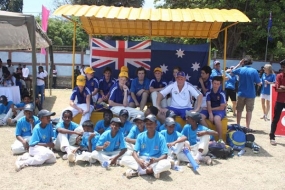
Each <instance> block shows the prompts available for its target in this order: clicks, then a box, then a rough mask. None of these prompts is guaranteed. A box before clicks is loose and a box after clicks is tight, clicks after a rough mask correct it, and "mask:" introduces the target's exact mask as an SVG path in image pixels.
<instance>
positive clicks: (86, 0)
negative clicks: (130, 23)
mask: <svg viewBox="0 0 285 190" xmlns="http://www.w3.org/2000/svg"><path fill="white" fill-rule="evenodd" d="M65 4H73V5H75V4H76V5H98V6H100V5H105V6H124V7H142V6H143V4H144V0H56V1H55V5H56V6H57V7H59V6H61V5H65Z"/></svg>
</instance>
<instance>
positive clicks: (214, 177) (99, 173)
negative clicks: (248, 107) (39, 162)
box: [0, 90, 285, 190]
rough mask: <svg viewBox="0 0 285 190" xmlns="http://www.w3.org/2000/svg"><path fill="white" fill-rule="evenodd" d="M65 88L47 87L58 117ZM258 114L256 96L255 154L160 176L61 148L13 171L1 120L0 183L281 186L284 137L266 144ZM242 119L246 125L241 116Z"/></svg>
mask: <svg viewBox="0 0 285 190" xmlns="http://www.w3.org/2000/svg"><path fill="white" fill-rule="evenodd" d="M70 93H71V90H53V91H52V96H49V90H46V99H45V108H46V109H50V110H52V111H55V112H56V116H58V117H59V115H60V113H61V110H62V109H63V108H64V107H66V106H67V105H68V99H69V96H70ZM230 115H232V114H231V113H230ZM243 115H245V114H243ZM261 115H262V111H261V105H260V99H259V98H256V103H255V109H254V113H253V119H252V124H251V126H252V127H251V128H253V129H255V130H257V132H256V133H255V137H256V143H257V144H258V145H260V146H261V150H260V153H259V154H254V153H253V152H252V151H251V150H250V149H247V150H246V153H245V154H244V155H243V156H241V157H238V156H234V157H233V158H231V159H228V160H214V164H213V166H205V165H201V166H200V168H199V169H198V172H196V173H195V172H194V171H193V170H191V169H190V168H187V167H185V166H184V167H183V171H174V170H170V171H168V172H165V173H162V174H161V179H155V178H154V177H152V176H143V177H136V178H131V179H128V178H126V177H125V176H124V172H125V171H126V169H127V168H124V167H113V168H111V170H105V169H104V168H102V167H101V166H100V165H99V164H95V165H89V163H86V162H81V163H78V164H76V165H74V164H69V163H68V162H67V161H64V160H62V159H61V156H62V154H61V153H60V154H58V153H56V155H57V163H55V164H52V165H43V166H39V167H27V168H24V169H22V170H21V171H19V172H16V171H15V161H16V159H17V156H13V155H12V153H11V150H10V147H11V144H12V143H13V141H14V140H15V136H14V131H15V128H14V127H9V126H4V127H1V128H0V144H1V146H0V160H1V161H0V169H1V172H0V181H1V183H0V189H1V190H4V189H69V190H70V189H85V190H86V189H96V190H97V189H98V190H99V189H128V188H130V189H132V190H133V189H162V188H163V189H165V190H168V189H171V190H173V189H179V190H182V189H212V188H213V189H285V180H284V178H285V170H284V169H285V161H284V155H285V151H284V149H285V147H284V146H285V138H284V137H277V139H276V140H277V142H278V145H277V146H276V147H273V146H271V145H270V144H269V139H268V133H269V128H270V122H269V121H266V122H265V121H264V120H261V119H259V117H260V116H261ZM229 121H230V123H235V118H234V117H231V116H229ZM242 125H245V118H243V119H242ZM235 154H237V152H236V153H235Z"/></svg>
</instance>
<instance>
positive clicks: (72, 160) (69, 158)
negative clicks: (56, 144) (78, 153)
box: [67, 153, 75, 162]
mask: <svg viewBox="0 0 285 190" xmlns="http://www.w3.org/2000/svg"><path fill="white" fill-rule="evenodd" d="M67 159H68V161H69V162H75V154H74V153H69V154H67Z"/></svg>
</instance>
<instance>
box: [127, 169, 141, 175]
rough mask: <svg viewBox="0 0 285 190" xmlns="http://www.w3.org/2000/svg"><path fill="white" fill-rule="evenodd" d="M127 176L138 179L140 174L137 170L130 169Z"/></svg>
mask: <svg viewBox="0 0 285 190" xmlns="http://www.w3.org/2000/svg"><path fill="white" fill-rule="evenodd" d="M126 176H127V177H137V176H139V173H138V172H137V171H135V170H132V169H128V170H127V171H126Z"/></svg>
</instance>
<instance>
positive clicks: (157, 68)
mask: <svg viewBox="0 0 285 190" xmlns="http://www.w3.org/2000/svg"><path fill="white" fill-rule="evenodd" d="M156 71H159V72H162V69H161V68H160V67H155V68H154V70H153V72H154V73H155V72H156Z"/></svg>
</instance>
